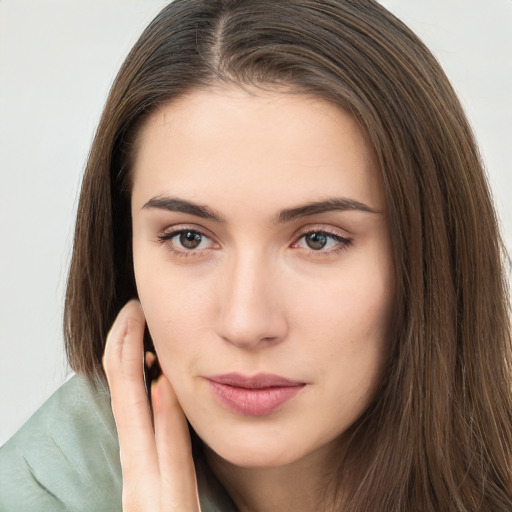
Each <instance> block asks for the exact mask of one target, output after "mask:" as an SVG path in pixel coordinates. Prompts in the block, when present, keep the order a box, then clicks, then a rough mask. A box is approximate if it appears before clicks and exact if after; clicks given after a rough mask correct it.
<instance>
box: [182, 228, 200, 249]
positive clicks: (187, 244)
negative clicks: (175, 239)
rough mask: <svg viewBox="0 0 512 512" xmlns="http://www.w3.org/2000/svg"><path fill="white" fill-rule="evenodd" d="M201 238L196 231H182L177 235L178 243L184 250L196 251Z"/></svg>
mask: <svg viewBox="0 0 512 512" xmlns="http://www.w3.org/2000/svg"><path fill="white" fill-rule="evenodd" d="M202 240H203V236H202V235H201V234H200V233H198V232H197V231H183V232H182V233H180V235H179V242H180V244H181V245H182V247H184V248H185V249H197V248H198V247H199V245H200V244H201V242H202Z"/></svg>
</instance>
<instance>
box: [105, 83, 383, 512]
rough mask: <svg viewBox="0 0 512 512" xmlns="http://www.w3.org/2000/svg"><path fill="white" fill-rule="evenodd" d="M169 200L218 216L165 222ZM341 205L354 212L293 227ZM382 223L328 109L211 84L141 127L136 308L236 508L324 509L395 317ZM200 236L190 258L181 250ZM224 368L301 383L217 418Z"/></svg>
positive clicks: (361, 168) (348, 126)
mask: <svg viewBox="0 0 512 512" xmlns="http://www.w3.org/2000/svg"><path fill="white" fill-rule="evenodd" d="M168 198H179V199H180V200H185V201H188V202H191V203H194V204H196V205H199V206H201V207H206V208H207V209H208V212H209V214H211V215H210V217H209V218H204V217H201V216H198V215H196V214H194V212H190V211H188V212H183V211H169V210H168V209H166V208H164V207H163V204H164V202H165V201H166V200H167V199H168ZM339 198H344V199H349V200H350V201H351V203H349V204H350V205H354V204H355V202H357V204H358V206H359V208H358V209H348V210H347V209H344V210H334V211H332V210H331V211H320V212H316V213H312V212H308V213H309V214H308V215H306V216H304V215H297V211H296V209H297V208H298V207H302V206H304V205H308V204H311V203H315V202H322V201H328V200H332V199H339ZM359 203H360V204H359ZM175 204H176V203H174V206H175ZM362 205H364V206H362ZM283 210H292V211H294V212H295V215H290V214H288V215H285V214H282V213H281V212H283ZM370 210H371V211H370ZM384 212H385V205H384V201H383V197H382V192H381V183H380V177H379V173H378V170H377V169H376V168H375V165H374V164H373V161H372V153H371V151H370V149H369V146H368V144H367V142H366V139H365V137H364V135H363V134H362V132H361V131H360V129H359V128H358V126H357V124H356V123H355V121H354V120H353V119H352V117H351V116H349V115H348V114H347V113H345V112H344V111H342V110H341V109H339V108H338V107H336V106H334V105H332V104H329V103H327V102H325V101H323V100H319V99H317V98H312V97H310V96H306V95H300V94H291V93H286V92H285V91H276V92H268V91H267V92H263V91H259V90H254V91H251V92H250V93H248V92H246V91H242V90H241V89H238V88H234V87H233V88H211V89H208V90H198V91H193V92H191V93H189V94H188V95H186V96H184V97H182V98H180V99H178V100H175V101H173V102H172V103H169V104H167V105H165V106H163V107H162V108H161V109H159V110H158V111H157V112H155V113H154V114H153V115H152V116H151V117H150V118H149V119H148V121H147V122H146V124H145V125H144V126H143V127H142V130H141V132H140V134H139V139H138V147H137V153H136V156H135V161H134V168H133V189H132V220H133V255H134V268H135V277H136V282H137V289H138V293H139V299H140V303H141V305H142V308H143V311H144V316H145V318H146V321H147V323H148V327H149V330H150V332H151V335H152V338H153V340H154V344H155V348H156V352H157V355H158V358H159V361H160V365H161V367H162V370H163V373H164V375H165V379H164V380H165V382H166V384H165V386H167V385H168V384H169V382H170V384H169V385H168V386H167V388H166V389H167V391H165V393H170V395H169V396H171V395H172V396H174V395H173V394H172V388H174V391H175V393H176V396H177V400H178V401H179V405H180V406H181V408H182V409H183V411H184V413H185V415H186V417H187V418H188V419H189V421H190V423H191V424H192V426H193V427H194V429H195V430H196V432H197V433H198V434H199V436H200V437H201V438H202V440H203V441H204V442H205V444H206V446H207V454H208V458H209V462H210V464H211V466H212V468H213V470H214V471H215V472H216V474H217V476H218V477H219V479H220V480H221V482H222V483H223V484H224V485H225V486H226V488H227V489H228V491H229V492H230V494H231V495H232V497H233V498H234V500H235V502H236V503H237V506H238V507H239V509H240V510H253V511H255V510H266V509H268V510H283V511H286V510H315V506H317V505H318V499H320V498H319V493H320V491H319V489H320V487H321V486H322V482H324V481H325V478H326V476H327V475H328V474H329V472H330V471H331V470H333V471H334V470H335V469H336V463H337V461H339V454H340V450H341V449H342V441H341V440H342V435H343V433H344V432H346V430H347V429H348V428H349V427H350V426H351V425H352V424H353V423H354V422H355V421H356V420H357V419H358V418H359V417H360V416H361V414H362V413H363V412H364V411H365V409H366V408H367V407H368V405H369V404H370V402H371V401H372V399H373V398H374V396H375V393H376V390H377V387H378V384H379V380H380V377H381V375H382V371H383V368H384V366H385V362H386V358H387V352H388V332H389V324H390V322H391V317H392V309H393V267H392V262H391V250H390V241H389V234H388V229H387V224H386V217H385V213H384ZM196 213H197V212H196ZM280 214H281V215H280ZM180 230H181V231H180ZM191 232H192V235H189V239H191V240H192V241H193V243H194V244H198V245H197V247H196V248H190V247H189V246H185V245H186V243H187V239H186V238H184V233H191ZM312 233H313V235H311V234H312ZM308 237H309V243H308ZM184 243H185V245H183V244H184ZM322 244H325V245H322ZM130 308H131V313H130V312H129V313H127V315H128V316H130V315H132V317H134V316H135V317H136V318H137V321H136V322H135V323H136V324H137V322H141V319H142V323H143V317H142V316H141V311H140V308H139V309H137V310H135V309H134V308H135V306H134V305H133V304H132V305H131V306H130ZM123 318H124V317H123ZM123 321H125V320H123ZM119 332H120V331H119ZM136 337H137V336H135V338H136ZM118 339H119V335H118ZM116 343H118V344H122V343H123V341H116ZM133 343H135V342H133ZM136 343H138V345H137V347H138V348H137V349H136V350H141V347H142V345H141V342H140V340H139V341H137V342H136ZM134 350H135V349H134ZM107 366H108V365H107ZM120 367H122V364H120V366H119V368H120ZM118 371H120V370H118ZM231 372H237V373H239V374H242V375H245V376H253V375H257V374H260V373H262V372H264V373H272V374H276V375H279V376H282V377H285V378H287V379H291V380H292V381H296V382H299V383H302V384H305V385H304V387H303V388H302V389H301V390H300V392H299V393H297V395H295V396H294V397H293V398H292V399H291V400H289V401H287V402H286V403H285V404H284V405H283V406H282V407H280V408H279V409H278V410H277V411H274V412H272V413H270V414H264V415H262V416H246V415H242V414H237V413H234V412H232V411H231V410H228V409H227V408H226V407H224V406H223V405H222V404H221V403H220V402H219V401H218V400H217V399H216V397H215V396H214V394H213V393H212V390H211V387H210V385H209V383H208V381H207V380H206V379H205V377H209V376H212V375H218V374H225V373H231ZM114 373H115V372H112V371H111V372H110V375H109V381H110V380H111V379H113V380H115V379H116V378H117V377H116V376H114ZM107 374H109V372H108V371H107ZM116 375H117V374H116ZM130 375H132V376H131V377H128V378H129V379H132V380H134V382H135V381H136V380H137V379H138V377H137V375H136V374H135V373H132V374H130ZM167 379H168V381H167ZM136 385H138V384H134V386H136ZM165 393H164V394H165ZM165 396H167V395H165ZM113 400H115V397H113ZM119 400H121V398H119ZM170 400H171V399H170ZM172 400H175V399H172ZM172 400H171V402H172ZM164 402H165V401H164ZM164 402H162V403H164ZM171 402H169V403H171ZM165 403H167V402H165ZM172 403H175V402H172ZM124 405H126V404H124ZM130 407H132V406H130V405H126V407H123V409H126V408H128V409H129V408H130ZM133 407H141V404H140V403H139V404H138V405H137V406H133ZM133 407H132V409H133ZM178 408H179V407H178ZM119 409H121V407H119ZM133 410H134V411H135V409H133ZM173 410H174V412H172V411H173ZM114 414H116V411H115V410H114ZM118 414H123V415H126V414H127V413H126V412H122V413H121V412H118ZM136 414H137V413H136V412H134V415H136ZM144 414H147V413H144ZM166 414H167V413H166ZM168 414H169V415H171V416H172V415H174V416H175V415H176V414H179V413H177V412H176V410H175V409H172V407H171V408H170V409H169V411H168ZM116 421H118V418H117V415H116ZM126 423H128V422H126ZM150 423H151V422H149V424H150ZM118 428H119V425H118ZM140 428H142V429H146V430H147V429H148V428H149V427H148V425H147V424H146V426H141V427H140ZM128 437H129V436H128ZM124 442H125V443H129V440H126V441H124ZM148 442H149V443H150V444H151V442H150V441H148ZM171 443H172V442H171ZM121 446H123V437H121ZM334 448H339V449H334ZM152 449H154V448H152ZM156 451H157V452H158V448H156ZM130 460H131V461H132V462H131V463H130V462H127V464H131V465H133V466H136V464H135V462H133V461H134V460H136V459H135V458H131V459H130ZM123 467H124V466H123ZM139 471H141V469H140V466H139ZM171 479H172V478H171ZM262 496H264V497H265V500H266V501H265V503H262V500H261V497H262ZM183 510H187V509H186V508H184V509H183Z"/></svg>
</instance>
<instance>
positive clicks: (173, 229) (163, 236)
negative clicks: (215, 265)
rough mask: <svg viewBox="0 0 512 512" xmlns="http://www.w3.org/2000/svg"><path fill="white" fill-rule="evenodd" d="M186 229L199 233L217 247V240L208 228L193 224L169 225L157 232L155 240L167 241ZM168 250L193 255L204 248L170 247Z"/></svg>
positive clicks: (162, 242)
mask: <svg viewBox="0 0 512 512" xmlns="http://www.w3.org/2000/svg"><path fill="white" fill-rule="evenodd" d="M186 231H193V232H195V233H198V234H199V235H201V236H203V237H205V238H208V240H211V242H212V244H213V245H214V246H216V247H214V248H217V247H219V246H220V244H219V242H218V241H217V240H216V239H215V237H214V236H213V235H211V234H210V232H209V230H207V229H205V228H203V227H201V226H197V225H194V224H177V225H173V226H169V227H167V228H165V229H163V230H162V231H160V232H159V233H157V242H158V243H159V244H161V245H164V244H167V243H169V242H170V241H171V240H172V239H173V238H174V237H175V236H177V235H179V234H180V233H183V232H186ZM170 250H171V251H172V252H174V253H176V254H181V255H193V254H197V253H200V252H202V251H205V250H206V249H188V250H187V249H177V248H174V247H173V248H170Z"/></svg>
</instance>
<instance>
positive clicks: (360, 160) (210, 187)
mask: <svg viewBox="0 0 512 512" xmlns="http://www.w3.org/2000/svg"><path fill="white" fill-rule="evenodd" d="M132 181H133V195H134V197H133V198H132V199H135V200H137V201H144V200H147V199H148V197H149V196H155V195H159V194H160V195H176V194H181V195H183V194H184V195H185V196H187V197H188V198H191V199H199V200H201V201H203V202H204V201H207V202H209V200H210V199H211V200H215V199H225V198H228V197H230V198H231V199H232V200H234V199H237V200H240V198H245V199H246V200H248V199H249V197H254V196H260V199H261V200H263V199H265V201H266V202H267V203H270V202H271V199H272V196H275V197H273V199H274V202H275V200H278V201H280V203H281V204H280V205H279V206H283V204H282V203H283V202H285V201H289V202H290V204H293V203H298V202H303V201H308V200H321V199H323V198H324V197H326V196H332V195H343V196H354V197H352V198H353V199H356V200H360V201H363V202H366V203H370V204H371V205H372V207H375V208H376V209H380V208H382V190H381V189H382V187H381V185H380V173H379V172H378V170H377V169H376V166H375V165H374V160H373V153H372V151H371V148H370V145H369V144H368V142H367V139H366V137H365V134H364V132H363V131H362V130H361V129H360V127H359V125H358V124H357V122H356V121H355V119H354V118H353V117H352V116H351V115H349V114H348V113H347V112H345V111H344V110H342V109H341V108H339V107H338V106H335V105H333V104H332V103H329V102H327V101H325V100H322V99H319V98H317V97H313V96H309V95H305V94H297V93H289V92H285V91H261V90H252V91H249V92H247V91H244V90H241V89H240V88H238V87H232V88H228V87H224V88H211V89H202V90H195V91H193V92H191V93H188V94H187V95H185V96H182V97H180V98H178V99H176V100H173V101H171V102H169V103H167V104H165V105H164V106H162V107H160V108H159V109H158V110H157V111H156V112H154V113H153V114H152V115H151V116H150V117H149V118H148V120H147V121H146V123H145V124H144V126H143V127H142V128H141V131H140V133H139V137H138V144H137V151H136V155H135V158H134V165H133V180H132ZM139 196H140V197H139ZM132 202H133V201H132Z"/></svg>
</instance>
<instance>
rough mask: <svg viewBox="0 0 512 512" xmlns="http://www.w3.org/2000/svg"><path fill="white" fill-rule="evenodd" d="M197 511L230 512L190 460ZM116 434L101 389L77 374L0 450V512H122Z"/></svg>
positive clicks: (204, 471) (202, 467)
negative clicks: (193, 471) (198, 502)
mask: <svg viewBox="0 0 512 512" xmlns="http://www.w3.org/2000/svg"><path fill="white" fill-rule="evenodd" d="M195 462H196V472H197V477H198V485H199V496H200V500H201V508H202V511H203V512H235V511H236V508H235V507H234V505H233V503H232V501H231V500H230V498H229V496H228V495H227V493H226V492H225V491H224V490H223V489H222V487H221V486H220V484H219V483H218V482H217V480H216V479H215V477H214V476H213V475H212V474H211V472H210V471H209V470H208V468H207V466H206V464H205V463H204V462H203V461H201V460H196V461H195ZM121 490H122V476H121V465H120V462H119V443H118V439H117V431H116V426H115V423H114V418H113V416H112V411H111V409H110V396H109V393H108V390H107V389H105V388H95V387H94V386H93V385H92V384H91V383H90V381H89V380H88V379H87V378H86V377H84V376H80V375H75V376H74V377H72V378H71V379H70V380H69V381H68V382H66V383H65V384H64V385H63V386H61V387H60V388H59V389H58V390H57V391H56V392H55V393H54V394H53V395H52V396H51V397H50V398H49V399H48V401H47V402H46V403H45V404H44V405H43V406H42V407H41V408H40V409H39V410H38V411H37V412H36V413H35V414H34V415H33V416H32V417H31V418H30V419H29V420H28V422H27V423H26V424H25V425H24V426H23V427H22V428H21V429H20V430H19V431H18V432H17V433H16V434H15V435H14V436H13V437H12V438H11V439H10V440H9V441H7V443H6V444H5V445H3V446H2V447H1V448H0V511H1V512H121V510H122V507H121Z"/></svg>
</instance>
